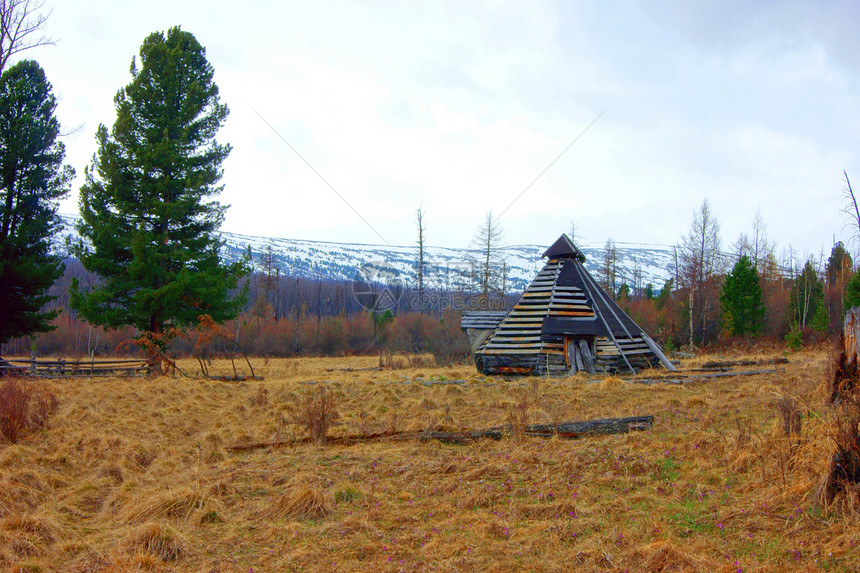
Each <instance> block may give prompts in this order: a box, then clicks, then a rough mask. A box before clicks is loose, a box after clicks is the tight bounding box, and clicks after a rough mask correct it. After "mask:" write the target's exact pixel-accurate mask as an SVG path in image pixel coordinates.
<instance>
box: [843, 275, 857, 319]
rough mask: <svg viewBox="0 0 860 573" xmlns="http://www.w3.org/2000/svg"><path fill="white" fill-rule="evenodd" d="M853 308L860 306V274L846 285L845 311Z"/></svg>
mask: <svg viewBox="0 0 860 573" xmlns="http://www.w3.org/2000/svg"><path fill="white" fill-rule="evenodd" d="M852 306H860V273H857V274H855V275H854V276H852V277H851V278H850V279H849V280H848V282H847V283H846V284H845V309H844V310H845V311H848V309H850V308H851V307H852Z"/></svg>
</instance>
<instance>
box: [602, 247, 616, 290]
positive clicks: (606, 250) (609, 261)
mask: <svg viewBox="0 0 860 573" xmlns="http://www.w3.org/2000/svg"><path fill="white" fill-rule="evenodd" d="M601 271H602V272H601V274H602V275H603V288H604V289H606V292H608V293H609V294H610V295H611V296H612V297H613V298H614V297H615V295H616V294H617V293H616V292H615V288H616V286H617V285H616V282H617V280H618V250H617V249H616V248H615V241H613V240H612V237H609V238H608V239H606V244H605V245H604V246H603V268H602V269H601Z"/></svg>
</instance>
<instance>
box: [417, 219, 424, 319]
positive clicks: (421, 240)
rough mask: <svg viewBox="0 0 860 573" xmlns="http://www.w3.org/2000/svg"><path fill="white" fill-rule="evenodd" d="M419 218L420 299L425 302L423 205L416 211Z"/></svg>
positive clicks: (418, 271) (418, 273)
mask: <svg viewBox="0 0 860 573" xmlns="http://www.w3.org/2000/svg"><path fill="white" fill-rule="evenodd" d="M415 216H416V218H417V220H418V269H417V275H418V277H417V278H418V300H419V301H420V302H421V303H422V304H423V302H424V209H422V208H421V207H419V208H418V210H417V211H416V212H415Z"/></svg>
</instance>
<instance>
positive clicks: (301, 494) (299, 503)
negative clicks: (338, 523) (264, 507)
mask: <svg viewBox="0 0 860 573" xmlns="http://www.w3.org/2000/svg"><path fill="white" fill-rule="evenodd" d="M331 512H332V508H331V504H329V501H328V499H327V498H326V495H325V494H324V493H323V492H322V490H320V489H318V488H315V487H313V486H309V485H300V486H296V487H293V488H290V490H288V491H287V493H286V495H282V496H280V497H279V498H278V500H277V501H276V502H275V503H274V504H273V506H272V509H271V511H270V512H269V514H270V515H271V517H273V518H290V519H322V518H323V517H325V516H327V515H328V514H330V513H331Z"/></svg>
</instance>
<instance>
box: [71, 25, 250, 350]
mask: <svg viewBox="0 0 860 573" xmlns="http://www.w3.org/2000/svg"><path fill="white" fill-rule="evenodd" d="M140 66H141V67H140V70H138V69H137V68H136V65H135V61H134V60H132V66H131V75H132V81H131V83H129V84H128V85H127V86H126V87H125V88H123V89H121V90H120V91H119V92H118V93H117V94H116V97H115V98H114V103H115V106H116V113H117V118H116V122H115V123H114V126H113V129H112V130H111V131H110V133H109V132H108V130H107V128H106V127H105V126H104V125H102V126H100V127H99V129H98V133H97V139H98V144H99V149H98V153H97V156H96V157H95V158H94V162H93V165H92V167H91V168H90V169H88V170H87V180H86V183H85V184H84V186H83V187H82V188H81V199H80V206H81V217H82V222H81V224H80V225H79V228H78V230H79V232H80V234H81V235H82V237H83V238H84V239H86V241H87V242H88V243H89V245H86V243H81V244H80V245H79V246H78V248H77V249H76V250H77V255H78V256H79V258H80V260H81V262H82V263H83V265H84V267H85V268H87V269H88V270H90V271H93V272H95V273H97V274H98V275H100V276H101V277H102V283H101V285H100V286H98V287H95V288H93V289H91V290H89V291H86V292H85V291H82V290H80V288H79V286H78V285H77V284H73V285H72V298H71V303H72V306H73V308H75V309H77V310H78V311H80V313H81V314H82V315H83V316H84V317H85V318H86V319H87V320H88V321H90V322H91V323H95V324H101V325H105V326H107V327H112V328H115V327H119V326H123V325H133V326H135V327H136V328H137V329H138V330H139V331H141V333H143V336H144V337H146V336H149V338H150V340H153V341H155V342H156V343H157V344H164V343H166V341H167V340H168V339H169V338H170V335H171V327H174V326H176V327H182V326H186V325H189V324H192V323H194V322H195V321H196V320H197V318H198V316H200V315H203V314H207V315H210V316H211V317H212V318H213V319H214V320H215V321H216V322H221V321H224V320H227V319H230V318H233V317H235V316H236V315H237V314H238V312H239V310H240V309H241V308H242V306H243V305H244V304H245V300H246V298H247V286H246V290H244V291H243V293H242V294H240V295H239V296H232V295H231V291H234V290H235V288H236V285H237V283H238V281H239V279H240V278H241V277H242V276H244V275H245V274H247V261H244V262H240V263H234V264H231V265H223V264H222V263H221V260H220V258H219V249H220V247H221V246H222V241H221V239H220V236H219V235H218V234H217V232H218V229H219V227H220V225H221V223H222V222H223V219H224V211H225V209H226V207H224V206H222V205H220V204H219V203H218V202H216V201H214V200H212V197H213V196H215V195H218V194H219V193H220V191H221V190H222V186H219V185H218V182H219V181H220V179H221V176H222V169H221V164H222V162H223V161H224V159H225V158H226V157H227V155H228V153H229V152H230V146H229V145H222V144H219V143H218V142H216V141H215V135H216V133H217V131H218V129H219V128H220V127H221V126H222V125H223V123H224V121H225V119H226V117H227V113H228V112H227V106H226V105H223V104H221V103H220V101H219V97H218V87H217V86H216V85H215V83H214V82H213V81H212V76H213V70H212V66H211V65H210V64H209V62H208V61H207V60H206V55H205V49H204V48H203V47H202V46H201V45H200V44H199V43H198V42H197V40H196V39H195V38H194V36H193V35H192V34H190V33H188V32H184V31H182V30H180V29H179V28H172V29H170V30H169V31H168V32H167V34H166V35H165V34H163V33H161V32H156V33H153V34H151V35H150V36H149V37H148V38H147V39H146V40H145V41H144V43H143V45H142V46H141V49H140Z"/></svg>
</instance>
